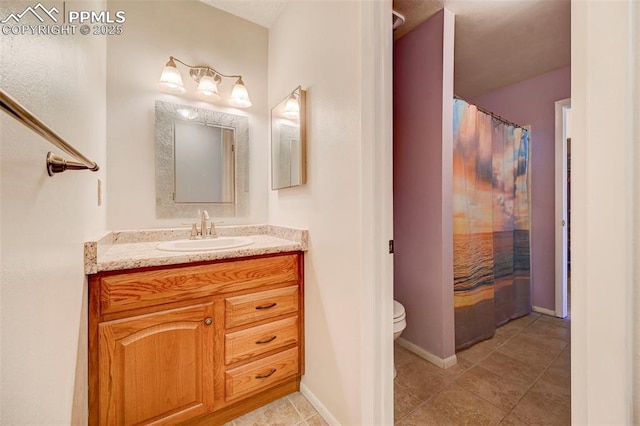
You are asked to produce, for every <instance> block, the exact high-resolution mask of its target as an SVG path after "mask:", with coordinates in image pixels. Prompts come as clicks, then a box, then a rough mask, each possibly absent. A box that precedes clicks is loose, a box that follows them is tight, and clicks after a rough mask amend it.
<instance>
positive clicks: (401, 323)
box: [393, 300, 407, 379]
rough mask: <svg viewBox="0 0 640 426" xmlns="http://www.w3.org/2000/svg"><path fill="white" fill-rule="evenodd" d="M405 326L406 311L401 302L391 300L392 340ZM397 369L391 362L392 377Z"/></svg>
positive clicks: (396, 372)
mask: <svg viewBox="0 0 640 426" xmlns="http://www.w3.org/2000/svg"><path fill="white" fill-rule="evenodd" d="M406 327H407V313H406V312H405V310H404V306H402V303H400V302H398V301H397V300H394V301H393V340H396V339H397V338H398V337H400V335H401V334H402V331H403V330H404V329H405V328H406ZM397 374H398V371H397V370H396V364H395V362H394V364H393V378H394V379H395V378H396V375H397Z"/></svg>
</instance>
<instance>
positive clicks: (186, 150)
mask: <svg viewBox="0 0 640 426" xmlns="http://www.w3.org/2000/svg"><path fill="white" fill-rule="evenodd" d="M248 127H249V126H248V119H247V117H242V116H239V115H234V114H227V113H223V112H219V111H213V110H208V109H204V108H194V107H190V106H186V105H178V104H172V103H170V102H161V101H156V216H157V217H158V218H182V217H193V216H194V214H195V212H196V211H197V210H198V209H207V210H208V211H209V212H210V213H212V214H213V215H214V216H218V217H220V216H237V215H239V214H241V213H243V212H244V211H245V210H246V208H247V204H248V196H247V191H246V188H245V186H246V184H247V180H246V176H245V175H246V173H245V171H246V170H247V166H248V161H247V154H248V152H247V151H248V150H247V144H248Z"/></svg>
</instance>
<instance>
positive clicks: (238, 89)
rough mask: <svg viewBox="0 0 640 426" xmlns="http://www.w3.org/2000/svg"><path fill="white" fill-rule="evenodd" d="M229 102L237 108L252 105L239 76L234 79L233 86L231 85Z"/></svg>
mask: <svg viewBox="0 0 640 426" xmlns="http://www.w3.org/2000/svg"><path fill="white" fill-rule="evenodd" d="M229 103H230V104H231V105H233V106H234V107H238V108H248V107H250V106H251V105H253V104H252V103H251V99H249V93H248V92H247V88H246V87H244V82H243V81H242V77H240V78H239V79H238V81H236V84H235V86H233V90H231V97H230V98H229Z"/></svg>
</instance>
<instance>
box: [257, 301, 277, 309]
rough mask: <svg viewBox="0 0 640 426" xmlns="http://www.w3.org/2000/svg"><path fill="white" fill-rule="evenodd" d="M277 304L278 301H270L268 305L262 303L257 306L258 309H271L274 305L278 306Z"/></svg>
mask: <svg viewBox="0 0 640 426" xmlns="http://www.w3.org/2000/svg"><path fill="white" fill-rule="evenodd" d="M276 305H277V303H276V302H273V303H269V304H268V305H260V306H256V309H258V310H262V309H271V308H273V307H274V306H276Z"/></svg>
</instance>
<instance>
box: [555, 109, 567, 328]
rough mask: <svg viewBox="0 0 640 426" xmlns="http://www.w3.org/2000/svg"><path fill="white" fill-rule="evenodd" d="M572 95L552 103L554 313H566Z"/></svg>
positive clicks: (561, 314) (562, 314)
mask: <svg viewBox="0 0 640 426" xmlns="http://www.w3.org/2000/svg"><path fill="white" fill-rule="evenodd" d="M569 108H571V98H567V99H561V100H559V101H556V103H555V117H556V119H555V221H554V222H555V226H554V230H555V253H556V254H555V295H556V297H555V299H556V303H555V316H556V317H559V318H565V317H566V316H567V302H568V298H567V275H568V274H567V272H568V268H567V260H568V253H569V247H568V238H567V237H568V226H567V224H568V223H569V221H568V214H567V125H566V124H567V110H568V109H569Z"/></svg>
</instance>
